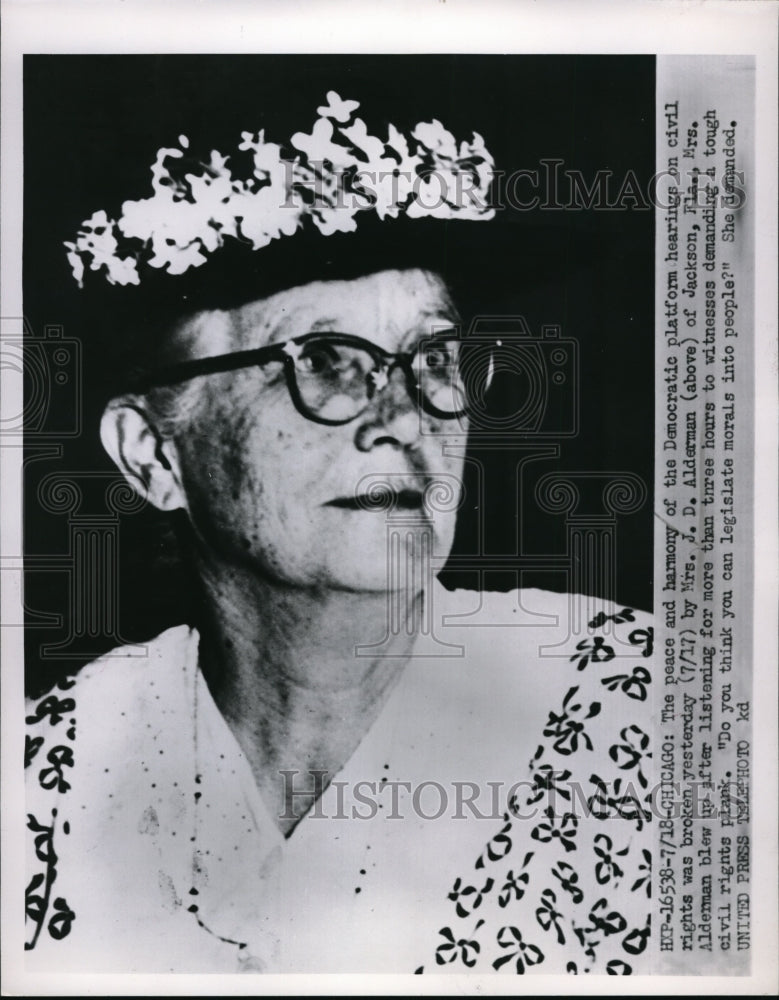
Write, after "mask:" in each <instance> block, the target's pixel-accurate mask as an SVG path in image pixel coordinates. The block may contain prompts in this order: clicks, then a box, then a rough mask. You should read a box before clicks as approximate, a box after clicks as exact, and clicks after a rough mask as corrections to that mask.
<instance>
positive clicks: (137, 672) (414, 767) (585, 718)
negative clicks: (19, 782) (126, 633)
mask: <svg viewBox="0 0 779 1000" xmlns="http://www.w3.org/2000/svg"><path fill="white" fill-rule="evenodd" d="M430 599H431V602H432V604H431V606H432V608H433V611H434V614H433V616H432V620H433V623H434V627H433V628H432V631H431V633H430V634H429V635H427V636H426V637H424V639H423V640H420V643H419V644H418V646H417V647H416V650H415V656H414V657H412V659H411V661H410V662H409V664H408V666H407V667H406V669H405V671H404V673H403V675H402V678H401V680H400V682H399V683H398V685H397V686H396V688H395V689H394V690H393V692H392V694H391V695H390V697H389V699H388V701H387V703H386V705H385V706H384V708H383V710H382V712H381V714H380V716H379V718H378V719H377V720H376V722H375V724H374V725H373V726H372V727H371V729H370V731H369V732H368V733H367V734H366V736H365V738H364V739H363V741H362V742H361V744H360V745H359V747H358V748H357V750H356V751H355V753H354V754H353V756H352V758H351V759H350V760H349V761H348V762H347V764H346V765H345V767H344V768H343V769H342V771H341V772H339V774H338V775H336V776H335V778H334V780H332V781H331V783H330V784H329V785H328V787H327V788H326V790H325V791H324V793H323V794H322V796H321V798H320V799H319V801H318V803H317V805H316V807H315V808H313V809H312V810H311V811H310V812H309V813H308V814H307V815H306V816H305V817H303V818H302V819H301V821H300V822H299V823H298V825H297V826H296V827H295V830H294V832H293V833H292V835H291V836H289V837H287V838H285V837H284V836H282V834H281V833H280V831H279V828H278V825H277V824H276V822H275V820H274V818H273V817H272V815H270V812H269V810H268V808H267V806H266V804H265V803H264V802H263V801H262V799H261V797H260V795H259V793H258V791H257V789H256V786H255V784H254V782H253V780H252V776H251V772H250V770H249V767H248V763H247V761H246V760H245V758H244V757H243V755H242V753H241V751H240V748H239V747H238V744H237V742H236V741H235V739H234V737H233V735H232V733H231V732H230V730H229V728H228V727H227V725H226V723H225V722H224V720H223V718H222V716H221V715H220V713H219V712H218V710H217V709H216V706H215V705H214V703H213V700H212V699H211V696H210V693H209V692H208V688H207V686H206V684H205V682H204V681H203V678H202V676H201V674H200V673H199V670H198V667H197V645H198V636H197V633H196V632H195V631H194V630H191V629H189V628H187V627H185V626H179V627H177V628H174V629H171V630H169V631H168V632H166V633H163V635H161V636H159V637H158V638H157V639H155V640H154V641H153V642H151V643H149V644H148V646H147V655H146V656H145V657H143V658H137V657H131V656H129V655H128V654H127V653H126V651H123V650H121V649H120V650H116V651H114V653H113V654H110V655H108V656H107V657H104V658H102V659H101V660H99V661H96V662H95V663H94V664H91V665H89V666H88V667H86V668H85V669H84V670H83V671H82V672H81V673H80V674H79V676H78V677H77V678H76V680H75V681H66V682H64V683H63V684H61V685H60V687H59V688H58V689H55V690H54V691H52V692H51V693H49V694H47V695H46V696H45V697H44V698H42V699H40V700H39V701H38V702H37V704H35V705H33V706H31V707H30V710H29V714H28V717H27V722H28V735H27V762H28V772H27V773H28V778H29V781H28V792H27V810H26V811H27V828H28V831H29V838H30V853H29V862H28V865H29V869H28V871H29V874H28V889H27V918H28V925H29V933H28V943H27V948H28V965H29V968H30V969H31V970H38V971H62V972H66V971H67V972H77V971H82V972H83V971H90V972H101V971H111V972H165V971H173V972H235V971H244V972H417V973H421V974H422V973H423V974H429V973H440V972H467V971H474V972H480V973H483V972H489V973H501V974H526V973H538V974H543V973H551V972H565V971H568V972H570V973H585V972H591V973H598V972H600V973H609V974H615V975H627V974H631V973H637V972H642V973H646V972H650V971H651V964H652V960H651V948H650V944H651V938H650V891H651V855H650V850H651V808H650V807H651V790H652V787H653V780H652V767H651V765H652V760H651V737H652V708H651V706H652V697H651V692H652V666H651V664H652V630H651V627H650V625H649V623H648V619H647V616H645V615H643V614H640V613H638V612H633V611H631V610H630V609H627V608H622V607H610V608H605V609H602V610H596V611H592V608H593V607H594V605H593V604H592V602H589V603H588V611H587V614H586V615H585V617H584V618H583V619H582V627H581V629H578V630H577V629H575V628H572V627H571V623H572V621H573V620H574V619H576V618H577V617H578V618H581V613H580V605H581V599H579V598H570V597H569V596H567V595H557V594H550V593H545V592H541V591H516V592H513V593H510V594H485V595H481V596H480V595H478V594H474V593H470V592H464V591H460V592H455V593H449V592H447V591H445V590H444V589H443V588H441V587H439V586H436V588H435V590H434V591H433V592H432V593H431V595H430ZM577 602H578V603H577ZM329 777H332V776H327V779H329ZM327 779H325V780H327ZM285 780H287V781H288V782H290V783H291V784H289V786H288V787H289V789H290V790H291V791H292V793H293V794H292V797H291V800H290V801H292V802H293V804H294V799H295V797H294V790H296V789H297V790H299V789H301V788H303V787H304V786H310V784H311V783H312V782H314V781H316V780H320V779H318V778H317V777H316V776H315V775H302V774H297V773H295V774H289V775H287V776H286V779H285Z"/></svg>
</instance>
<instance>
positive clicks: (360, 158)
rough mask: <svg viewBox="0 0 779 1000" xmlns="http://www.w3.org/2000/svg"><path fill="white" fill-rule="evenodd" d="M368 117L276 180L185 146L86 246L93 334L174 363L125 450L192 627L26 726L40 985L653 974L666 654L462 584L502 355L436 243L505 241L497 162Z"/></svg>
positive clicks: (109, 441) (317, 142)
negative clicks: (168, 975)
mask: <svg viewBox="0 0 779 1000" xmlns="http://www.w3.org/2000/svg"><path fill="white" fill-rule="evenodd" d="M358 107H359V106H358V104H357V102H355V101H345V100H342V99H341V98H340V97H339V96H338V95H337V94H334V93H330V94H329V95H328V100H327V103H326V104H325V105H324V106H322V107H320V108H319V109H318V118H317V121H316V124H315V126H314V128H313V130H312V131H311V133H310V134H308V133H296V134H295V135H293V136H292V138H291V140H290V142H289V143H288V145H287V147H286V150H285V149H284V148H282V147H280V146H278V145H276V144H275V143H274V142H271V141H270V140H268V141H266V139H265V137H264V136H263V135H262V134H257V135H252V134H249V133H245V134H244V136H243V138H242V141H241V144H240V146H239V151H240V153H242V154H243V157H244V160H245V161H248V164H249V167H250V168H251V169H248V170H247V168H246V164H245V163H244V164H243V165H242V166H241V168H240V170H239V168H238V166H237V164H238V162H239V155H238V153H236V154H234V156H233V157H232V158H230V157H227V156H223V155H222V154H221V153H217V152H212V153H211V154H210V158H206V157H200V158H198V157H197V156H196V155H195V154H194V153H192V152H191V151H190V150H189V148H188V143H187V140H186V138H185V137H182V138H181V141H180V145H179V146H178V147H176V148H173V149H164V150H160V152H159V154H158V157H157V161H156V163H155V164H154V166H153V170H152V176H153V194H152V196H151V197H149V198H146V199H143V200H140V201H136V202H125V203H124V204H123V205H122V210H121V214H118V213H115V214H114V215H113V216H109V215H108V214H106V213H105V212H96V213H95V214H94V215H93V216H92V218H91V219H90V220H88V221H87V222H86V223H84V225H83V226H82V227H81V229H80V230H79V233H78V236H77V238H76V239H75V241H72V242H70V243H68V245H67V252H68V256H69V259H70V262H71V264H72V267H73V271H74V276H75V279H76V280H77V281H78V282H80V283H81V284H83V285H84V286H85V287H84V291H83V294H84V295H85V296H91V297H92V299H93V301H94V302H96V303H97V306H96V314H97V315H100V316H103V317H105V316H106V315H114V316H119V315H122V314H123V313H124V315H123V321H124V322H127V319H128V316H133V319H134V321H135V322H140V323H145V324H146V326H147V327H148V328H149V329H151V330H152V331H153V337H151V338H148V339H147V342H146V343H147V347H146V354H145V356H143V357H141V358H136V359H135V367H134V369H133V370H132V371H131V372H130V371H125V379H124V384H123V385H117V386H116V387H115V388H114V390H112V398H111V401H110V402H109V404H108V405H107V407H106V409H105V413H104V415H103V420H102V440H103V443H104V446H105V448H106V449H107V451H108V453H109V454H110V455H111V457H112V459H113V460H114V462H115V463H116V465H117V466H118V467H119V469H120V470H121V471H122V473H123V474H124V475H125V477H126V478H127V480H128V481H129V482H130V483H131V484H132V485H133V487H134V488H135V489H136V490H137V491H138V492H139V493H140V494H141V495H142V496H143V497H144V498H146V499H147V500H148V501H149V503H151V504H153V505H154V506H155V507H156V508H158V509H159V510H161V511H168V512H175V513H176V516H177V518H178V519H179V521H180V522H181V524H182V526H183V530H182V537H183V539H184V541H185V544H186V547H187V550H188V555H189V565H190V567H191V573H192V578H193V580H195V581H196V582H197V587H198V592H199V594H200V603H199V613H198V619H197V622H196V626H197V627H189V626H185V625H180V626H177V627H175V628H172V629H169V630H168V631H166V632H164V633H163V634H162V635H160V636H159V637H157V638H156V639H154V640H153V641H151V642H150V643H148V645H147V648H146V656H145V658H141V659H139V658H138V657H137V656H136V657H133V656H132V655H131V651H128V650H122V649H121V648H120V649H117V650H114V651H113V652H112V653H111V654H109V655H108V656H106V657H104V658H101V659H100V660H98V661H96V662H94V663H93V664H91V665H90V666H88V667H87V668H85V669H84V670H83V671H82V672H81V674H80V675H79V676H78V678H77V680H76V681H75V683H72V682H66V684H65V685H64V686H65V687H69V689H68V690H67V691H66V692H65V693H64V695H63V696H62V697H61V698H60V697H59V696H58V695H57V696H49V699H48V701H46V700H44V701H43V702H41V703H39V705H38V706H37V707H34V708H32V709H31V710H30V715H29V716H28V722H29V723H30V727H31V732H30V737H29V743H28V748H29V751H30V752H29V756H30V761H31V763H30V768H29V772H28V773H29V775H30V785H29V792H28V805H27V812H28V826H29V829H30V831H31V841H32V854H31V862H30V863H31V868H30V885H29V889H28V918H29V921H30V934H29V941H28V948H30V949H32V955H31V960H33V961H34V963H35V965H34V967H36V968H42V969H48V970H54V969H57V970H60V971H126V972H162V971H175V972H211V971H217V972H232V971H247V972H293V971H294V972H299V971H310V972H414V971H416V972H424V973H429V972H440V971H468V970H473V971H478V972H483V971H488V972H492V971H503V972H511V973H524V972H555V971H556V972H559V971H566V970H567V971H569V972H573V973H577V972H579V973H581V972H609V973H616V974H626V973H630V972H631V971H633V972H634V971H637V970H641V969H642V968H644V967H645V966H644V964H642V963H645V961H646V956H647V955H648V937H649V915H648V913H649V901H648V896H649V886H650V868H649V861H650V855H649V851H648V846H649V844H648V831H649V829H650V828H649V826H648V821H649V819H650V811H651V810H650V805H651V799H650V794H649V788H650V780H649V779H650V777H651V772H650V768H649V763H650V762H649V758H650V756H651V754H650V753H649V749H648V744H649V732H650V729H649V724H650V723H649V718H648V712H647V705H648V704H649V703H650V699H648V696H647V691H648V687H647V686H648V684H649V682H650V679H651V677H650V672H649V670H648V669H647V666H648V664H649V663H650V660H649V659H648V657H649V656H650V655H651V631H650V630H649V629H648V628H647V626H646V623H645V622H643V621H640V616H639V615H638V614H637V613H635V612H633V611H631V610H630V609H626V608H621V607H609V606H606V607H603V608H602V609H601V610H600V611H599V612H598V613H597V614H595V613H593V614H592V615H591V616H589V617H590V620H589V622H587V621H585V622H584V625H583V629H581V630H578V629H577V625H576V623H577V621H578V619H579V616H580V610H579V607H578V605H577V604H576V600H577V599H575V598H571V597H569V596H568V595H555V594H549V593H544V592H540V591H516V592H513V593H510V594H484V595H481V597H479V595H477V594H474V593H471V592H465V591H457V592H454V593H450V592H448V591H446V590H444V588H443V587H442V586H441V585H440V584H439V583H438V582H437V581H436V579H435V571H436V569H437V568H438V567H440V566H441V565H442V564H443V562H444V561H445V559H446V557H447V555H448V554H449V551H450V549H451V546H452V541H453V537H454V529H455V518H456V511H457V506H458V497H459V494H460V486H461V481H462V475H463V462H464V443H465V435H466V434H467V431H468V426H469V421H474V420H477V419H478V418H479V412H480V411H479V409H478V399H479V398H483V396H484V394H485V393H486V392H487V391H488V389H489V384H490V381H491V379H492V378H493V377H494V373H495V371H496V366H498V365H499V359H500V351H499V350H498V348H499V347H500V346H501V344H500V341H499V340H493V341H490V342H485V340H484V339H483V338H482V339H479V338H477V339H476V340H475V341H472V342H470V343H469V340H468V338H467V337H466V336H465V335H464V334H465V331H464V330H463V327H462V321H461V318H460V316H459V315H458V312H457V310H456V307H455V304H454V301H453V297H452V292H451V290H450V288H449V286H448V284H447V280H446V252H445V251H446V247H447V246H448V245H449V244H448V243H447V240H446V239H445V238H444V237H445V236H446V233H447V226H448V224H449V223H450V222H451V224H452V225H454V226H467V227H472V228H473V229H479V228H480V227H485V226H486V227H487V229H489V224H490V220H491V218H492V216H493V214H494V213H493V212H492V211H491V210H490V209H489V208H488V207H487V203H486V193H487V188H488V185H489V182H490V175H491V168H492V160H491V157H490V154H489V152H488V150H486V149H485V147H484V144H483V142H482V141H481V139H480V138H479V137H478V136H474V138H473V140H472V141H471V142H470V143H462V144H458V143H456V142H455V140H454V137H453V136H451V135H450V134H449V133H448V132H447V131H446V130H445V129H444V127H443V126H442V125H441V124H440V123H438V122H431V123H420V124H419V125H418V126H417V127H416V129H414V130H413V131H412V132H411V134H410V135H405V134H403V133H401V132H400V131H399V130H398V129H395V128H394V126H391V127H390V131H389V135H388V137H386V138H382V139H378V138H377V137H374V136H372V135H371V134H370V133H369V132H368V130H367V127H366V125H365V124H364V122H363V121H362V119H360V118H357V117H356V114H357V109H358ZM234 165H235V166H234ZM344 179H346V180H344ZM312 192H313V196H312ZM385 232H390V233H391V234H392V239H391V240H390V241H389V243H386V241H385V240H384V234H385ZM398 234H400V235H398ZM431 234H432V235H431ZM431 241H432V242H431ZM431 246H433V247H434V248H437V253H438V256H436V252H431V251H430V247H431ZM398 248H400V252H398ZM442 248H443V249H444V253H441V249H442ZM247 261H248V262H249V263H248V265H247ZM247 267H248V271H247V270H246V268H247ZM242 269H243V270H242ZM166 282H168V288H173V289H174V292H173V293H172V295H171V296H169V297H167V298H166V296H168V290H167V289H166V287H165V283H166ZM150 286H151V287H152V288H153V296H152V298H151V299H148V298H147V299H144V300H143V301H144V302H147V303H148V302H149V301H153V302H154V308H153V310H151V311H147V312H146V313H143V312H142V310H143V309H146V310H148V306H147V305H144V306H143V307H142V309H141V311H140V312H139V311H137V310H136V312H133V309H135V306H134V305H133V304H132V303H133V298H132V296H133V294H134V293H136V292H137V291H138V289H141V288H144V287H150ZM101 288H103V289H104V290H106V289H107V291H108V294H109V296H110V295H114V296H116V297H115V299H113V300H110V302H111V309H112V310H113V312H112V313H107V312H106V309H107V306H106V302H107V301H109V300H108V299H105V298H104V297H103V293H102V292H101ZM125 307H126V310H127V312H126V313H125ZM152 341H153V343H152ZM485 612H486V613H485ZM485 620H488V621H489V622H490V623H491V627H489V628H485V627H483V626H484V622H485ZM476 626H478V627H476ZM542 671H543V678H541V677H540V674H541V672H542Z"/></svg>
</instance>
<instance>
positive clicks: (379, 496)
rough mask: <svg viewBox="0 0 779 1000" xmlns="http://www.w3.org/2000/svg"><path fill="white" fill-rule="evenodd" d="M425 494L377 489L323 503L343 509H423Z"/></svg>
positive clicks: (417, 491) (405, 490)
mask: <svg viewBox="0 0 779 1000" xmlns="http://www.w3.org/2000/svg"><path fill="white" fill-rule="evenodd" d="M423 501H424V494H423V493H421V492H420V491H419V490H414V489H402V490H393V489H376V490H371V492H370V493H358V494H356V495H354V496H348V497H336V498H335V499H334V500H328V501H327V503H325V504H323V506H325V507H339V508H341V509H343V510H366V511H372V512H377V511H379V512H380V511H386V510H398V509H401V510H421V509H422V506H423Z"/></svg>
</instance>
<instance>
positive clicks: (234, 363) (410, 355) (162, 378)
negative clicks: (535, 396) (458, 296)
mask: <svg viewBox="0 0 779 1000" xmlns="http://www.w3.org/2000/svg"><path fill="white" fill-rule="evenodd" d="M313 340H324V341H326V342H327V343H331V344H334V345H338V344H341V345H344V346H350V347H359V348H360V349H362V350H364V351H365V352H366V353H367V354H369V355H370V356H371V357H372V358H373V360H374V363H375V368H374V369H373V370H374V371H382V370H383V371H384V372H385V373H386V376H387V379H389V377H390V376H391V375H392V373H393V372H394V371H395V369H396V368H400V370H401V371H402V372H403V374H404V376H405V383H406V389H407V391H408V394H409V396H410V397H411V399H412V401H413V402H414V403H415V404H416V405H417V406H419V407H421V409H422V410H424V412H425V413H427V414H429V415H430V416H433V417H437V418H439V419H441V420H456V419H458V418H461V417H464V416H466V415H467V413H468V407H467V406H466V407H463V408H462V409H461V410H457V411H455V412H453V413H452V412H449V411H446V410H440V409H439V408H438V407H437V406H435V405H434V404H433V403H431V402H430V400H429V399H428V398H427V397H426V396H425V394H424V393H423V391H422V389H421V387H420V385H419V384H418V382H417V376H416V374H415V373H414V368H413V361H414V359H415V358H416V357H417V356H418V355H419V353H420V351H421V350H423V349H424V348H425V347H428V346H430V345H435V344H437V343H444V342H446V343H448V342H450V341H452V340H457V341H460V340H461V338H460V335H459V333H458V331H457V330H456V329H455V328H452V329H451V330H445V331H441V332H438V333H436V334H434V335H432V336H431V337H426V338H425V339H423V340H421V341H419V342H418V343H417V344H416V345H415V346H414V348H413V349H412V350H410V351H401V352H399V353H393V352H392V351H387V350H385V349H384V348H383V347H380V346H379V345H378V344H374V343H372V342H371V341H370V340H365V339H364V338H363V337H357V336H355V335H354V334H351V333H337V332H332V333H331V332H329V331H322V332H317V333H304V334H303V335H302V336H299V337H292V338H290V339H289V340H287V341H284V342H283V343H278V344H267V345H266V346H265V347H256V348H253V349H251V350H248V351H234V352H232V353H230V354H217V355H214V356H213V357H208V358H195V359H193V360H191V361H181V362H178V363H177V364H173V365H167V366H165V367H163V368H158V369H157V370H156V371H152V372H139V373H136V374H134V375H131V376H130V379H129V380H128V383H127V390H128V391H130V392H140V393H142V392H146V391H148V390H149V389H159V388H163V387H166V386H171V385H177V384H179V383H181V382H188V381H189V380H190V379H193V378H198V377H199V376H201V375H214V374H217V373H221V372H230V371H238V370H239V369H242V368H253V367H261V366H263V365H266V364H268V363H269V362H271V361H280V362H281V363H282V364H283V365H284V374H285V377H286V381H287V389H288V390H289V394H290V396H291V398H292V402H293V403H294V404H295V407H296V409H297V410H298V411H299V412H300V413H301V414H302V415H303V416H304V417H306V418H307V419H308V420H313V421H314V422H315V423H319V424H327V425H329V426H340V425H341V424H348V423H350V422H351V421H352V420H356V419H357V417H359V416H360V415H361V414H362V413H364V412H365V410H367V409H368V407H369V406H370V404H371V400H372V399H373V397H374V395H375V394H376V393H377V392H380V391H381V389H377V388H376V386H375V383H373V382H372V380H370V379H369V378H368V376H366V381H367V392H366V403H365V406H363V407H362V408H361V409H360V410H358V411H357V413H355V414H353V415H352V416H350V417H347V418H346V419H341V420H332V419H330V418H327V417H322V416H320V415H318V414H317V413H315V412H314V411H313V410H311V409H309V407H308V406H307V405H306V403H305V401H304V399H303V397H302V396H301V393H300V389H299V387H298V382H297V374H296V372H295V363H296V360H297V358H296V356H295V353H294V352H290V350H289V346H290V345H291V344H294V345H296V346H300V347H302V346H304V345H305V344H307V343H309V342H310V341H313ZM368 374H370V373H368Z"/></svg>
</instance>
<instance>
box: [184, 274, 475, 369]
mask: <svg viewBox="0 0 779 1000" xmlns="http://www.w3.org/2000/svg"><path fill="white" fill-rule="evenodd" d="M457 318H458V317H457V313H456V310H455V308H454V305H453V303H452V300H451V297H450V295H449V291H448V289H447V287H446V285H445V284H444V282H443V280H442V279H441V278H440V277H439V276H438V275H437V274H434V273H433V272H430V271H423V270H416V269H415V270H408V271H381V272H378V273H375V274H369V275H366V276H365V277H361V278H354V279H351V280H343V281H340V280H339V281H314V282H310V283H309V284H306V285H300V286H297V287H295V288H290V289H287V290H285V291H282V292H278V293H276V294H275V295H271V296H269V297H268V298H264V299H258V300H256V301H254V302H249V303H247V304H246V305H243V306H240V307H239V308H236V309H232V310H229V311H209V312H202V313H199V314H198V315H197V316H195V317H193V318H192V319H191V320H188V321H187V322H186V323H184V324H182V325H181V326H180V327H179V328H178V329H177V330H176V331H174V334H173V336H174V340H175V341H176V342H177V346H179V348H180V350H181V353H183V354H189V355H191V356H194V357H204V356H208V355H213V354H226V353H230V352H232V351H240V350H249V349H251V348H255V347H263V346H264V345H265V344H269V343H278V342H280V341H284V340H286V339H288V338H292V337H296V336H300V335H301V334H304V333H310V332H314V331H318V330H322V331H337V332H339V333H350V334H355V335H356V336H361V337H365V338H366V339H367V340H370V341H373V342H374V343H376V344H379V345H380V346H382V347H384V348H386V349H387V350H390V351H392V350H399V349H401V348H403V347H405V346H406V345H407V344H408V343H409V342H410V341H413V340H414V339H417V338H418V337H421V336H425V335H426V334H430V333H431V332H432V331H433V330H435V329H436V328H440V327H441V326H442V325H445V324H447V323H455V322H457Z"/></svg>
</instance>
